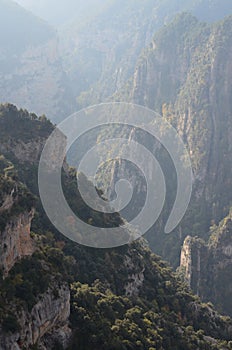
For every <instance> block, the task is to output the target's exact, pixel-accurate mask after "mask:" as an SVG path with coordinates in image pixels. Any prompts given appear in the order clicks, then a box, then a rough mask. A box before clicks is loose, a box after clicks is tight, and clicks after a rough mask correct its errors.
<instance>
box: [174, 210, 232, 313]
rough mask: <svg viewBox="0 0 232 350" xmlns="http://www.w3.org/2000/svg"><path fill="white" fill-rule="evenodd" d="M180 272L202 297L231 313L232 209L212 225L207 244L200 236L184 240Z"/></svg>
mask: <svg viewBox="0 0 232 350" xmlns="http://www.w3.org/2000/svg"><path fill="white" fill-rule="evenodd" d="M180 271H181V273H182V274H184V277H185V280H186V281H187V282H188V284H189V285H190V287H191V288H192V289H193V291H194V292H195V293H197V294H198V295H199V296H200V297H201V298H202V299H203V300H205V301H211V302H213V303H214V304H215V305H216V306H217V308H218V309H219V310H220V311H221V312H223V313H225V314H229V315H232V302H231V295H232V283H231V278H230V276H231V273H232V212H231V213H230V214H229V216H228V217H226V218H225V219H224V220H223V221H222V222H221V223H220V225H219V226H218V227H214V228H212V232H211V236H210V239H209V242H208V244H206V243H205V242H204V241H203V240H201V239H199V238H192V237H189V236H188V237H187V238H186V239H185V242H184V245H183V248H182V251H181V261H180Z"/></svg>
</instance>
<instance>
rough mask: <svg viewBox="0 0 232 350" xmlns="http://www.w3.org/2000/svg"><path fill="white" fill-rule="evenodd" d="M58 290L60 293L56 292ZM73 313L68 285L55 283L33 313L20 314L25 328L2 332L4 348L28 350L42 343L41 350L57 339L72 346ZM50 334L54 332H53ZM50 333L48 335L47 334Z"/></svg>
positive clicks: (24, 312) (1, 344) (1, 343)
mask: <svg viewBox="0 0 232 350" xmlns="http://www.w3.org/2000/svg"><path fill="white" fill-rule="evenodd" d="M54 291H55V292H56V293H54ZM69 314H70V292H69V288H68V286H66V285H62V286H58V285H54V286H52V288H49V290H48V291H47V292H46V293H45V294H43V295H41V297H40V300H39V301H38V303H37V304H36V305H35V306H34V307H33V309H32V310H31V312H30V313H29V312H26V311H23V312H22V313H20V315H18V317H19V325H20V327H21V330H20V331H19V332H16V333H14V334H13V335H6V334H3V333H2V332H0V334H1V335H0V346H1V349H2V350H12V349H15V350H16V349H22V348H26V349H28V348H29V347H30V346H32V345H35V344H37V345H40V346H41V347H40V348H41V349H51V348H52V347H47V345H46V344H49V343H50V345H52V346H54V343H55V341H56V340H59V341H61V342H60V344H62V345H63V346H64V348H65V347H67V345H68V341H69V337H70V334H71V330H70V329H69V328H68V318H69ZM49 333H50V334H49ZM45 335H46V336H45Z"/></svg>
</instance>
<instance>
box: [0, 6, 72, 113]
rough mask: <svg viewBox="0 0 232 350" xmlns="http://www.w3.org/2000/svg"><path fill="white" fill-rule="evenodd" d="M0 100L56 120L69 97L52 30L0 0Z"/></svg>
mask: <svg viewBox="0 0 232 350" xmlns="http://www.w3.org/2000/svg"><path fill="white" fill-rule="evenodd" d="M0 29H1V31H0V33H1V34H0V101H1V103H4V102H11V103H15V104H16V105H17V106H18V107H21V108H29V109H30V110H33V111H34V112H35V113H37V114H39V115H42V114H44V113H45V114H49V115H50V116H51V117H56V118H57V119H59V118H61V117H64V116H66V115H67V114H69V112H70V108H71V105H72V97H71V94H70V93H69V89H68V86H67V83H66V77H65V74H64V71H63V68H62V64H61V61H60V57H59V52H58V40H57V36H56V33H55V31H54V30H53V29H52V28H51V27H50V26H49V25H48V24H47V23H46V22H44V21H42V20H40V19H38V18H37V17H35V16H34V15H33V14H32V13H29V12H27V11H26V10H25V9H23V8H22V7H20V6H19V5H17V4H16V3H14V2H13V1H10V0H1V1H0Z"/></svg>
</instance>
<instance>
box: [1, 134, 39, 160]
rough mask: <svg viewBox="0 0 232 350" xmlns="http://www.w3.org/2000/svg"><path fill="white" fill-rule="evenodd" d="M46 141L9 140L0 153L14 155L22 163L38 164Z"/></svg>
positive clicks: (3, 144) (2, 146)
mask: <svg viewBox="0 0 232 350" xmlns="http://www.w3.org/2000/svg"><path fill="white" fill-rule="evenodd" d="M44 143H45V139H43V138H35V139H34V140H29V141H27V142H24V141H22V140H14V139H12V138H9V139H8V141H6V142H2V143H1V145H0V153H2V154H12V155H13V156H14V157H15V158H16V159H18V160H19V161H20V162H29V163H38V161H39V158H40V154H41V152H42V149H43V147H44Z"/></svg>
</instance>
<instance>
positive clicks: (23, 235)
mask: <svg viewBox="0 0 232 350" xmlns="http://www.w3.org/2000/svg"><path fill="white" fill-rule="evenodd" d="M33 216H34V210H33V209H32V210H31V211H30V212H24V213H21V214H20V215H18V216H17V217H15V218H13V219H12V220H10V221H9V222H8V223H7V224H6V227H5V229H4V230H3V231H2V232H0V266H1V268H2V269H3V273H4V275H7V273H8V272H9V271H10V269H11V268H12V267H13V266H14V264H15V262H16V261H18V260H19V259H21V258H23V257H24V256H30V255H32V254H33V252H34V250H35V247H34V244H33V240H32V238H31V236H30V229H31V221H32V218H33Z"/></svg>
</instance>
